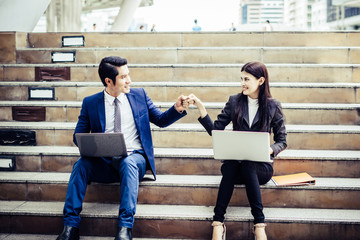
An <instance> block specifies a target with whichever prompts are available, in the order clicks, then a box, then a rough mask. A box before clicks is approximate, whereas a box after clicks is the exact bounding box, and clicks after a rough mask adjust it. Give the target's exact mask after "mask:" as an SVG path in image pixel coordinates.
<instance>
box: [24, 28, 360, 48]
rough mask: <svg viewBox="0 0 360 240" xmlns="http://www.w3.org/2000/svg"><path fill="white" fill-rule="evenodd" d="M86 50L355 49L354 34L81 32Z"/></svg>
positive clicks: (42, 43)
mask: <svg viewBox="0 0 360 240" xmlns="http://www.w3.org/2000/svg"><path fill="white" fill-rule="evenodd" d="M81 35H83V36H84V37H85V46H86V47H222V46H226V47H229V46H244V47H249V46H257V47H259V46H279V47H285V46H290V47H293V46H321V47H324V46H346V47H349V46H359V42H360V36H359V35H360V34H359V33H357V32H348V33H342V32H330V33H329V32H316V33H312V32H284V33H281V32H277V33H276V32H272V33H262V32H234V33H201V34H194V33H171V34H166V33H165V34H164V33H156V34H152V33H140V34H138V33H135V34H134V33H122V34H108V33H82V34H81ZM62 36H79V34H76V33H75V34H71V33H66V34H64V33H29V34H28V41H29V46H30V47H35V48H60V47H62V41H61V38H62ZM100 39H101V40H100Z"/></svg>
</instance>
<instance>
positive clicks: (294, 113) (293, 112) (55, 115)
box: [0, 107, 360, 125]
mask: <svg viewBox="0 0 360 240" xmlns="http://www.w3.org/2000/svg"><path fill="white" fill-rule="evenodd" d="M160 109H161V110H163V111H165V110H167V109H165V108H160ZM0 112H1V113H2V115H1V116H0V121H13V120H14V118H13V110H12V108H11V107H0ZM187 112H188V114H187V116H186V117H184V118H182V119H180V120H179V121H178V122H177V123H198V118H199V112H198V110H197V109H190V110H188V111H187ZM220 112H221V109H220V108H219V109H208V113H209V115H210V117H211V118H212V119H216V117H217V115H218V114H219V113H220ZM283 113H284V115H285V117H286V123H287V124H325V125H328V124H330V125H332V124H335V125H337V124H340V125H352V124H355V125H357V124H359V123H360V116H359V113H358V111H357V110H316V109H315V110H308V109H283ZM79 114H80V107H46V109H45V121H46V122H77V120H78V117H79Z"/></svg>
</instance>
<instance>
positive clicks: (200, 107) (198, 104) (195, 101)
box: [189, 94, 208, 118]
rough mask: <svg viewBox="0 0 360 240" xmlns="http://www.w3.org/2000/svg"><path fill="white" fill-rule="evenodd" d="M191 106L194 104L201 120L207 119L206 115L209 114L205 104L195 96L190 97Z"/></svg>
mask: <svg viewBox="0 0 360 240" xmlns="http://www.w3.org/2000/svg"><path fill="white" fill-rule="evenodd" d="M189 104H192V105H194V106H196V107H197V108H198V110H199V113H200V117H201V118H204V117H206V115H207V114H208V113H207V111H206V108H205V106H204V104H203V103H202V102H201V100H200V99H199V98H197V97H196V96H195V95H194V94H190V95H189Z"/></svg>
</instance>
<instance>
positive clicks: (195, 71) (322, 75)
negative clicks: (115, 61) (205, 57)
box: [0, 64, 360, 83]
mask: <svg viewBox="0 0 360 240" xmlns="http://www.w3.org/2000/svg"><path fill="white" fill-rule="evenodd" d="M39 66H41V65H39ZM53 66H56V65H55V64H54V65H53ZM61 66H64V65H61ZM1 68H3V69H2V70H0V77H1V72H3V73H2V78H0V80H1V79H2V81H35V68H34V67H21V66H20V67H12V66H6V65H5V66H0V69H1ZM129 69H130V72H131V76H132V80H133V81H138V82H140V81H141V82H159V81H160V82H167V81H174V82H201V81H204V82H206V81H207V82H218V81H219V79H220V80H221V81H223V82H239V81H240V70H241V66H239V67H225V66H224V67H211V66H209V67H201V66H199V67H193V68H191V67H176V66H175V67H172V66H168V67H154V66H149V67H133V66H131V65H130V66H129ZM97 70H98V66H97V65H94V66H92V65H89V66H87V67H80V66H76V67H71V73H70V75H71V79H72V80H74V81H87V82H98V81H99V77H98V73H97ZM268 71H269V76H270V81H276V82H314V81H315V80H316V81H317V82H342V83H345V82H348V83H356V82H359V81H360V80H359V79H360V68H359V67H346V66H332V67H322V66H319V67H305V66H304V67H300V65H298V66H268Z"/></svg>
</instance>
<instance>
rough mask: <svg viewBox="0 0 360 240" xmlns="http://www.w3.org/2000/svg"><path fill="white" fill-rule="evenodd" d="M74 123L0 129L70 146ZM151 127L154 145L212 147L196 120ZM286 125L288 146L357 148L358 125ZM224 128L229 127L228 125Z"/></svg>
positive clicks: (47, 143) (8, 125) (27, 124)
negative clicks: (23, 132) (22, 132)
mask: <svg viewBox="0 0 360 240" xmlns="http://www.w3.org/2000/svg"><path fill="white" fill-rule="evenodd" d="M75 125H76V123H75V122H0V130H29V131H34V132H35V135H36V144H37V145H38V146H56V145H60V146H73V142H72V134H73V132H74V129H75ZM151 128H152V136H153V142H154V147H179V148H182V147H195V148H204V147H205V148H208V147H211V146H212V142H211V137H210V136H209V135H208V134H207V132H206V131H205V129H204V128H203V127H202V126H201V125H200V123H184V124H182V123H175V124H172V125H171V126H169V127H166V128H159V127H156V126H154V125H152V126H151ZM286 128H287V133H288V135H287V143H288V148H290V149H319V150H321V149H323V150H325V149H332V150H359V149H360V139H359V137H358V134H359V133H360V126H352V125H287V126H286ZM227 129H231V126H230V125H229V126H228V128H227ZM10 145H11V144H10Z"/></svg>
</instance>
